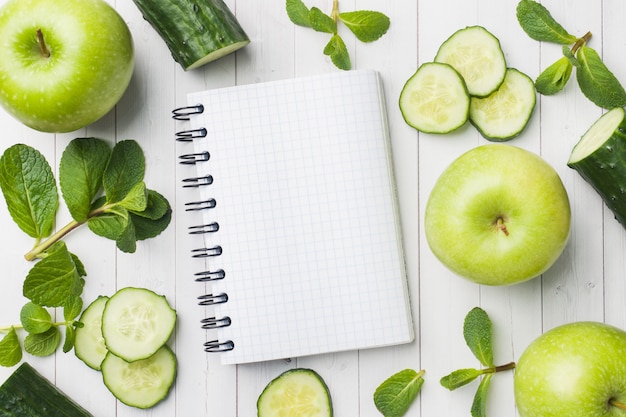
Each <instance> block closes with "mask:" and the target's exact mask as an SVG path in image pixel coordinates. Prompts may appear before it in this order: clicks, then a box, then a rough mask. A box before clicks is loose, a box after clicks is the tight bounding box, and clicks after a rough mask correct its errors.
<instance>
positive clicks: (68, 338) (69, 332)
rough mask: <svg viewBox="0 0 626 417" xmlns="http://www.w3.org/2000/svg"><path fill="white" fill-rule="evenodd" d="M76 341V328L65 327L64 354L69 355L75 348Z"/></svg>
mask: <svg viewBox="0 0 626 417" xmlns="http://www.w3.org/2000/svg"><path fill="white" fill-rule="evenodd" d="M75 341H76V329H75V328H74V326H66V327H65V342H64V343H63V353H67V352H69V351H70V350H72V348H73V347H74V342H75Z"/></svg>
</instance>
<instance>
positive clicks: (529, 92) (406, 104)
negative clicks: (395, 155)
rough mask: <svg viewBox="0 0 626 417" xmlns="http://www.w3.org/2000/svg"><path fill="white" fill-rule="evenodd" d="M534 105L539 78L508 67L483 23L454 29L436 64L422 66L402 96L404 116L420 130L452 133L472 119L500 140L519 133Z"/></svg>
mask: <svg viewBox="0 0 626 417" xmlns="http://www.w3.org/2000/svg"><path fill="white" fill-rule="evenodd" d="M435 64H436V65H438V66H435ZM444 65H445V66H446V67H445V68H444V67H443V66H444ZM454 73H456V74H454ZM535 103H536V90H535V85H534V82H533V81H532V80H531V79H530V78H529V77H528V76H527V75H526V74H524V73H522V72H520V71H518V70H516V69H513V68H507V65H506V60H505V57H504V53H503V52H502V48H501V47H500V41H499V40H498V38H496V37H495V36H494V35H493V34H492V33H491V32H489V31H488V30H487V29H485V28H484V27H482V26H468V27H466V28H463V29H460V30H458V31H456V32H454V33H453V34H452V35H451V36H450V37H449V38H448V39H447V40H446V41H445V42H444V43H442V44H441V46H440V47H439V49H438V51H437V54H436V56H435V58H434V62H427V63H424V64H422V65H421V66H420V67H419V68H418V69H417V71H416V72H415V74H413V76H411V78H409V80H408V81H407V82H406V84H405V86H404V88H403V89H402V92H401V93H400V100H399V104H400V111H401V112H402V116H403V117H404V120H405V121H406V123H407V124H408V125H409V126H411V127H413V128H415V129H417V130H419V131H420V132H424V133H448V132H452V131H453V130H456V129H458V128H459V127H461V126H463V125H464V124H465V122H466V121H467V120H468V119H469V120H470V122H471V123H472V125H474V126H475V127H476V128H477V129H478V131H479V132H480V134H481V135H482V136H483V137H484V138H486V139H487V140H490V141H495V142H502V141H505V140H509V139H512V138H514V137H516V136H518V135H519V134H520V133H521V132H522V131H523V130H524V129H525V127H526V125H527V124H528V121H529V120H530V116H531V115H532V112H533V109H534V108H535ZM466 104H467V105H468V106H467V109H465V107H464V106H465V105H466Z"/></svg>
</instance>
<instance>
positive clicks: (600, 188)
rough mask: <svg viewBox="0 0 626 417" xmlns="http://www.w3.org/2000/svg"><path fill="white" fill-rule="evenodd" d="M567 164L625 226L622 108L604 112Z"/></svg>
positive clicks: (625, 152) (625, 142)
mask: <svg viewBox="0 0 626 417" xmlns="http://www.w3.org/2000/svg"><path fill="white" fill-rule="evenodd" d="M567 165H568V166H569V167H570V168H572V169H574V170H576V171H577V172H578V173H579V174H580V175H581V176H582V177H583V179H584V180H585V181H587V182H588V183H589V184H590V185H591V186H592V187H593V188H594V189H595V190H596V192H597V193H598V194H599V195H600V197H601V198H602V200H603V201H604V203H605V204H606V206H607V207H608V208H609V209H610V210H611V211H612V212H613V214H614V215H615V218H616V219H617V221H618V222H619V223H620V224H622V226H624V227H625V228H626V118H625V117H624V109H623V108H621V107H620V108H615V109H612V110H610V111H608V112H607V113H605V114H603V115H602V116H601V117H600V118H599V119H598V120H596V122H595V123H593V125H591V127H590V128H589V129H588V130H587V132H586V133H585V134H584V135H583V136H582V138H581V139H580V141H579V142H578V143H577V144H576V146H575V147H574V149H573V150H572V153H571V155H570V159H569V161H568V162H567Z"/></svg>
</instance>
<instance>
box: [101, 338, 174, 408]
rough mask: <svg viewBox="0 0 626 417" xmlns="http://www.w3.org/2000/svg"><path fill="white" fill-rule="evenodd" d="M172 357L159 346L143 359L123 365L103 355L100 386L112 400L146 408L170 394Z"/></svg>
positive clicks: (164, 347)
mask: <svg viewBox="0 0 626 417" xmlns="http://www.w3.org/2000/svg"><path fill="white" fill-rule="evenodd" d="M176 367H177V362H176V356H175V355H174V352H172V350H171V349H170V348H169V347H168V346H167V345H163V346H161V347H160V348H159V350H157V352H156V353H155V354H154V355H152V356H150V357H149V358H147V359H141V360H138V361H135V362H127V361H125V360H124V359H122V358H120V357H118V356H116V355H114V354H113V353H111V352H109V353H107V355H106V357H105V358H104V361H103V362H102V378H103V380H104V384H105V385H106V386H107V388H108V389H109V391H111V393H112V394H113V395H115V398H117V399H118V400H120V401H121V402H123V403H124V404H126V405H129V406H131V407H136V408H150V407H153V406H154V405H156V404H157V403H159V402H160V401H161V400H163V399H164V398H165V397H167V394H168V393H169V391H170V388H171V387H172V385H173V384H174V380H175V379H176Z"/></svg>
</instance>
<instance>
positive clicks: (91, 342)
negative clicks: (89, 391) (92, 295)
mask: <svg viewBox="0 0 626 417" xmlns="http://www.w3.org/2000/svg"><path fill="white" fill-rule="evenodd" d="M108 300H109V297H107V296H104V295H101V296H99V297H98V298H96V299H95V300H94V301H92V302H91V304H89V306H87V308H86V309H85V311H83V314H81V316H80V320H79V321H80V322H81V323H82V324H83V327H77V328H76V338H75V340H74V354H75V355H76V356H77V357H78V359H80V360H82V361H83V362H85V364H86V365H87V366H88V367H90V368H92V369H95V370H96V371H99V370H100V364H101V363H102V361H103V360H104V357H105V356H106V354H107V348H106V346H105V344H104V338H103V337H102V312H103V311H104V306H105V305H106V303H107V301H108Z"/></svg>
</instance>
